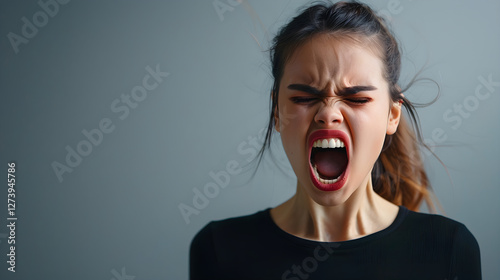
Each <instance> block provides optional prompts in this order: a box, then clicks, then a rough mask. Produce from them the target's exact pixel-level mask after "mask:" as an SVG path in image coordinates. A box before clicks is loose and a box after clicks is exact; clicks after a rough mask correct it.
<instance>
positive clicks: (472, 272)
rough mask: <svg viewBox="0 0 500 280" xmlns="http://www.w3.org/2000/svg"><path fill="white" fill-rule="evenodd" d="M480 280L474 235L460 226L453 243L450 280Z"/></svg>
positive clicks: (478, 252)
mask: <svg viewBox="0 0 500 280" xmlns="http://www.w3.org/2000/svg"><path fill="white" fill-rule="evenodd" d="M455 279H474V280H476V279H481V256H480V251H479V245H478V243H477V240H476V238H474V235H472V233H471V232H470V231H469V230H468V229H467V227H465V225H463V224H460V225H459V226H458V228H457V230H456V232H455V238H454V241H453V256H452V266H451V272H450V279H449V280H455Z"/></svg>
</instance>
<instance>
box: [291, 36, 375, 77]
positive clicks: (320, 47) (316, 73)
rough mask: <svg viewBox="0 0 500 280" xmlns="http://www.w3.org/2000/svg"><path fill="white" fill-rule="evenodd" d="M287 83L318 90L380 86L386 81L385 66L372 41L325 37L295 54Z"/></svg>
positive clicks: (292, 56)
mask: <svg viewBox="0 0 500 280" xmlns="http://www.w3.org/2000/svg"><path fill="white" fill-rule="evenodd" d="M283 79H286V80H294V81H297V80H300V81H301V82H303V83H307V84H316V85H317V86H325V85H326V84H328V83H334V84H336V85H337V86H341V85H344V86H345V85H352V84H356V83H373V84H379V83H381V82H383V81H384V78H383V63H382V60H381V59H380V55H379V53H378V49H377V48H376V46H375V43H374V42H373V41H371V40H369V39H366V40H362V41H360V40H356V39H355V38H351V37H347V36H332V35H329V34H321V35H316V36H314V37H312V38H311V39H309V40H307V41H306V42H304V43H303V44H302V45H300V46H299V47H298V48H297V49H296V50H295V51H294V52H293V54H292V55H291V57H290V58H289V60H288V61H287V63H286V64H285V70H284V74H283ZM285 82H286V81H285Z"/></svg>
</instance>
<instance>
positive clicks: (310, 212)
mask: <svg viewBox="0 0 500 280" xmlns="http://www.w3.org/2000/svg"><path fill="white" fill-rule="evenodd" d="M362 186H364V187H362ZM362 186H360V187H359V188H358V189H357V190H356V191H354V192H353V193H352V194H351V196H350V197H349V198H348V199H347V200H346V201H345V202H344V203H342V204H340V205H335V206H324V205H320V204H318V203H316V202H315V201H314V200H313V199H311V197H310V196H309V195H308V194H307V193H306V192H305V191H304V189H303V187H301V186H300V185H298V186H297V192H296V193H295V195H294V196H293V197H292V198H290V199H289V200H288V201H286V202H285V203H283V204H281V205H280V206H278V207H276V208H274V209H272V210H271V215H272V217H273V219H274V221H275V222H276V224H277V225H278V226H279V227H281V228H282V229H283V230H285V231H286V232H288V233H290V234H293V235H295V236H298V237H302V238H305V239H311V240H316V241H330V242H332V241H333V242H336V241H345V240H352V239H356V238H360V237H363V236H366V235H369V234H372V233H375V232H377V231H380V230H382V229H384V228H386V227H388V226H389V225H390V224H391V223H392V222H393V221H394V219H395V218H396V216H397V212H398V207H397V206H396V205H394V204H392V203H390V202H389V201H387V200H385V199H384V198H382V197H381V196H379V195H378V194H377V193H375V191H373V187H372V183H371V178H368V179H367V180H366V183H365V184H363V185H362Z"/></svg>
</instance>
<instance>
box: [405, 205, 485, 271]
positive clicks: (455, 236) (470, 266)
mask: <svg viewBox="0 0 500 280" xmlns="http://www.w3.org/2000/svg"><path fill="white" fill-rule="evenodd" d="M401 227H402V230H403V231H404V233H405V234H407V235H412V236H414V238H415V239H414V240H416V241H418V242H416V244H417V245H421V246H423V247H427V248H431V249H433V250H431V252H432V254H433V255H434V256H436V255H439V253H440V252H447V255H448V256H449V261H450V271H453V273H454V275H455V276H456V275H469V276H474V277H473V278H471V279H479V278H480V275H481V265H480V250H479V244H478V242H477V240H476V238H475V237H474V235H473V234H472V232H471V231H470V230H469V229H468V228H467V227H466V226H465V225H464V224H463V223H460V222H458V221H456V220H453V219H450V218H448V217H444V216H442V215H437V214H427V213H419V212H413V211H409V210H408V213H407V216H406V219H405V220H404V222H403V223H402V224H401ZM424 244H425V245H424ZM476 277H479V278H476ZM466 278H467V277H466Z"/></svg>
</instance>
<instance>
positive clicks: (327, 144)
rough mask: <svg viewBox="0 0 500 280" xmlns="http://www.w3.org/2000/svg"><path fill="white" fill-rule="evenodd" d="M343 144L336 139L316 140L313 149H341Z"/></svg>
mask: <svg viewBox="0 0 500 280" xmlns="http://www.w3.org/2000/svg"><path fill="white" fill-rule="evenodd" d="M343 147H345V145H344V142H342V140H340V139H338V138H327V139H318V140H316V141H314V143H313V148H343Z"/></svg>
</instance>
